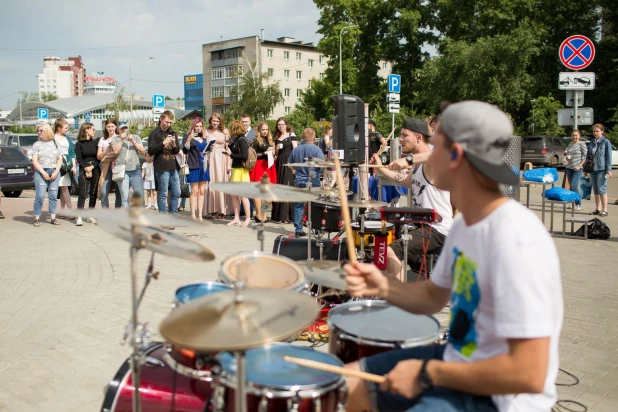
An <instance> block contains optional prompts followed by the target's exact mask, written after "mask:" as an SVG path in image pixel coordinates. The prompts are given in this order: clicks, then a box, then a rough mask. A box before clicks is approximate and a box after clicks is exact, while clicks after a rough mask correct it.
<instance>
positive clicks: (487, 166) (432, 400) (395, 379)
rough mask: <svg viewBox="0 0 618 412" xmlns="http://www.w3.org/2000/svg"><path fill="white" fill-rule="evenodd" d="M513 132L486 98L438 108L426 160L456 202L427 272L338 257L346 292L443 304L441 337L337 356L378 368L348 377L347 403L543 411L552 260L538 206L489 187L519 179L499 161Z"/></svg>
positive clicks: (558, 301) (555, 316) (428, 307)
mask: <svg viewBox="0 0 618 412" xmlns="http://www.w3.org/2000/svg"><path fill="white" fill-rule="evenodd" d="M512 132H513V129H512V125H511V122H510V120H509V119H508V117H507V116H506V115H505V114H504V113H503V112H501V111H500V110H499V109H498V108H496V107H495V106H492V105H489V104H487V103H482V102H474V101H467V102H461V103H456V104H453V105H451V106H449V107H448V108H447V109H446V110H445V111H444V113H443V115H442V117H441V120H440V124H439V126H438V131H437V133H436V134H435V135H434V137H433V139H434V140H433V141H434V144H435V150H434V151H433V153H432V155H431V156H430V158H429V161H428V162H429V164H430V165H431V168H432V173H433V178H434V184H435V185H436V186H437V187H439V188H440V189H443V190H448V191H450V193H451V196H452V198H453V201H454V203H455V204H457V207H458V208H459V211H460V212H461V213H460V214H459V215H458V216H457V217H456V218H455V221H454V223H453V226H452V228H451V231H450V233H449V236H448V238H447V239H446V242H445V244H444V246H443V248H442V253H441V255H440V258H439V259H438V263H437V265H436V267H435V268H434V271H433V273H432V277H431V279H430V280H429V281H427V282H420V283H407V284H403V283H400V282H399V281H397V280H394V279H392V278H388V277H386V276H384V275H383V274H382V273H381V272H380V271H379V270H378V269H377V268H376V267H375V266H373V265H369V264H362V263H358V264H356V265H355V266H352V265H349V264H348V265H346V266H345V267H344V269H345V270H346V271H347V272H348V276H346V281H347V283H348V290H349V291H350V293H351V294H352V295H353V296H372V295H379V296H381V297H382V298H383V299H386V300H387V301H388V302H390V303H391V304H393V305H395V306H398V307H400V308H402V309H404V310H407V311H408V312H412V313H417V314H432V313H436V312H438V311H440V310H442V308H443V307H444V306H445V305H446V304H447V303H448V302H449V300H450V307H451V320H450V325H449V335H448V342H447V344H446V345H433V346H425V347H418V348H412V349H399V350H393V351H390V352H386V353H383V354H380V355H376V356H371V357H368V358H364V359H361V360H360V361H359V362H355V363H352V364H348V365H346V367H348V368H351V369H361V370H364V371H365V372H370V373H375V374H378V375H385V377H386V381H385V382H384V383H383V384H381V385H379V386H378V385H376V384H373V383H365V382H363V381H360V380H358V379H357V378H353V377H349V378H348V387H349V388H348V389H349V394H348V405H347V409H348V410H351V411H359V410H371V409H373V410H380V411H383V410H384V411H386V410H388V411H397V410H399V411H403V410H405V411H436V410H439V411H453V412H454V411H475V412H477V411H496V410H497V411H501V412H505V411H522V412H523V411H525V412H535V411H539V412H540V411H545V412H546V411H549V410H550V409H551V408H552V406H553V405H554V403H555V402H556V387H555V380H556V376H557V373H558V361H559V356H558V341H559V336H560V329H561V327H562V319H563V300H562V284H561V279H560V264H559V260H558V254H557V252H556V248H555V245H554V242H553V241H552V239H551V236H550V235H549V233H548V232H547V229H546V228H545V226H544V225H543V224H542V223H541V221H540V220H539V218H538V217H537V216H536V215H535V214H534V213H533V212H531V211H530V210H528V209H526V208H525V207H523V206H522V205H521V204H520V203H519V202H517V201H515V200H512V199H508V198H506V197H504V196H502V194H501V193H500V190H499V187H498V184H499V183H504V184H508V185H515V184H518V176H517V175H515V174H514V173H513V170H512V168H511V167H509V166H508V165H506V164H505V163H504V161H503V158H504V154H505V152H506V149H507V147H508V145H509V139H510V137H511V134H512ZM393 328H397V325H395V324H394V325H393Z"/></svg>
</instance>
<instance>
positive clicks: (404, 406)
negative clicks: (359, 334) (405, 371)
mask: <svg viewBox="0 0 618 412" xmlns="http://www.w3.org/2000/svg"><path fill="white" fill-rule="evenodd" d="M444 349H445V346H444V345H430V346H419V347H417V348H409V349H395V350H392V351H389V352H384V353H380V354H378V355H374V356H370V357H368V358H363V359H361V360H360V361H359V363H360V368H361V370H362V371H363V372H369V373H374V374H376V375H380V376H383V375H386V374H387V373H388V372H390V371H391V369H393V368H394V367H395V365H397V363H399V362H400V361H403V360H408V359H440V360H441V359H442V358H443V355H444ZM365 383H366V385H367V389H368V390H369V397H370V399H371V403H372V405H373V408H372V409H373V410H376V411H408V412H413V411H414V412H416V411H441V412H457V411H464V412H473V411H474V412H495V411H497V410H498V409H497V408H496V405H495V404H494V403H493V401H492V399H491V397H489V396H478V395H472V394H469V393H465V392H459V391H455V390H452V389H446V388H431V389H428V390H426V391H424V392H423V393H422V394H421V395H420V396H418V397H416V398H414V399H406V398H404V397H401V396H398V395H393V394H392V393H390V392H383V391H381V390H380V385H378V384H377V383H374V382H368V381H367V382H365Z"/></svg>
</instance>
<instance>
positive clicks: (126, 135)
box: [110, 122, 144, 207]
mask: <svg viewBox="0 0 618 412" xmlns="http://www.w3.org/2000/svg"><path fill="white" fill-rule="evenodd" d="M110 146H111V147H112V150H113V151H114V153H116V164H119V165H122V164H124V165H125V170H124V179H123V180H122V182H120V183H119V184H118V187H119V188H120V196H121V197H122V207H129V187H131V188H133V192H134V193H137V194H139V195H140V196H141V197H142V202H143V200H144V183H143V181H142V169H141V167H140V166H141V165H140V160H139V157H138V155H137V153H138V152H139V153H143V152H144V146H143V145H142V140H141V139H140V138H139V137H138V136H133V135H132V134H131V132H129V125H128V124H127V123H126V122H122V123H120V135H116V136H114V137H112V141H111V142H110Z"/></svg>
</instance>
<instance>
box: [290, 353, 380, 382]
mask: <svg viewBox="0 0 618 412" xmlns="http://www.w3.org/2000/svg"><path fill="white" fill-rule="evenodd" d="M283 360H284V361H288V362H291V363H295V364H297V365H300V366H304V367H306V368H311V369H318V370H321V371H326V372H332V373H337V374H339V375H346V376H354V377H355V378H359V379H362V380H364V381H369V382H375V383H383V382H384V381H385V380H386V378H385V377H384V376H380V375H374V374H373V373H367V372H361V371H355V370H352V369H346V368H342V367H341V366H335V365H329V364H327V363H322V362H316V361H312V360H309V359H302V358H293V357H291V356H284V357H283Z"/></svg>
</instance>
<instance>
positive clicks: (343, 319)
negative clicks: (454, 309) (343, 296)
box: [328, 300, 440, 363]
mask: <svg viewBox="0 0 618 412" xmlns="http://www.w3.org/2000/svg"><path fill="white" fill-rule="evenodd" d="M328 327H329V329H330V341H329V352H330V353H332V354H333V355H336V356H337V357H338V358H339V359H341V360H342V361H343V362H345V363H349V362H353V361H357V360H359V359H361V358H365V357H367V356H371V355H375V354H377V353H382V352H387V351H389V350H392V349H395V348H411V347H416V346H424V345H429V344H431V343H434V342H436V341H437V340H438V339H439V337H440V323H439V322H438V320H437V319H436V318H434V317H433V316H426V315H414V314H412V313H409V312H406V311H404V310H402V309H399V308H397V307H395V306H392V305H390V304H389V303H388V302H386V301H383V300H363V301H357V302H348V303H343V304H341V305H339V306H337V307H335V308H333V309H332V310H331V311H330V313H329V314H328Z"/></svg>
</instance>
